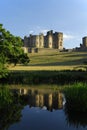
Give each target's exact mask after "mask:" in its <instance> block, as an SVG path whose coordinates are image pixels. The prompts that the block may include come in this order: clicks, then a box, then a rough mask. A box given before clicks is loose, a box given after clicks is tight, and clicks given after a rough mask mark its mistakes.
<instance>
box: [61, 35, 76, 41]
mask: <svg viewBox="0 0 87 130" xmlns="http://www.w3.org/2000/svg"><path fill="white" fill-rule="evenodd" d="M63 38H64V40H71V39H74V38H75V36H73V35H70V34H63Z"/></svg>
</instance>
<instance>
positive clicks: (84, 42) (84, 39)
mask: <svg viewBox="0 0 87 130" xmlns="http://www.w3.org/2000/svg"><path fill="white" fill-rule="evenodd" d="M82 42H83V47H87V37H83V38H82Z"/></svg>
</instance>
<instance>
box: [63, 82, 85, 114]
mask: <svg viewBox="0 0 87 130" xmlns="http://www.w3.org/2000/svg"><path fill="white" fill-rule="evenodd" d="M64 93H65V98H66V109H67V110H68V111H74V112H87V83H74V84H73V85H70V86H69V85H68V87H66V88H65V91H64Z"/></svg>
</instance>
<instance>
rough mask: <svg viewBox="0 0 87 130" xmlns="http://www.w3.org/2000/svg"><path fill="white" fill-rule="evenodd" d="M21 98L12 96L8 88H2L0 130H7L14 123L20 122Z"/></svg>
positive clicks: (0, 91) (0, 92)
mask: <svg viewBox="0 0 87 130" xmlns="http://www.w3.org/2000/svg"><path fill="white" fill-rule="evenodd" d="M22 108H23V105H21V104H20V97H19V96H18V95H17V94H16V95H15V93H14V94H12V93H11V92H10V91H9V90H8V89H7V88H0V130H6V129H8V128H9V126H10V125H11V124H13V123H16V122H18V121H20V118H21V109H22Z"/></svg>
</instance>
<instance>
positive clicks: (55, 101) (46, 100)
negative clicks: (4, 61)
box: [17, 89, 63, 111]
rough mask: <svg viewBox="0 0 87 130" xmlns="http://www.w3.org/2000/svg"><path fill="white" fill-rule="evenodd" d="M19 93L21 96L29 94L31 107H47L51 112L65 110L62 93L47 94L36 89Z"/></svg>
mask: <svg viewBox="0 0 87 130" xmlns="http://www.w3.org/2000/svg"><path fill="white" fill-rule="evenodd" d="M17 92H18V93H19V94H20V95H25V94H27V96H28V104H29V106H30V107H40V108H43V107H44V106H45V107H46V108H47V110H49V111H53V109H55V110H57V109H62V108H63V94H62V93H60V92H48V93H47V92H45V91H44V92H43V91H39V90H34V89H33V90H32V89H19V90H17Z"/></svg>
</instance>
